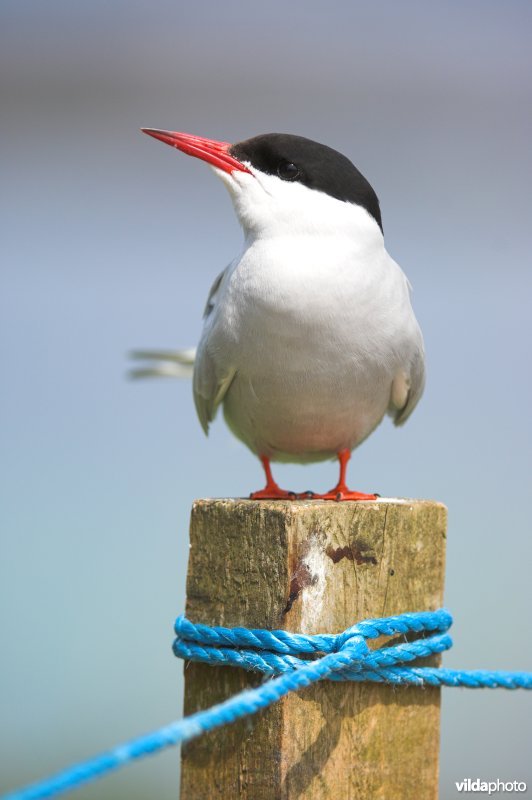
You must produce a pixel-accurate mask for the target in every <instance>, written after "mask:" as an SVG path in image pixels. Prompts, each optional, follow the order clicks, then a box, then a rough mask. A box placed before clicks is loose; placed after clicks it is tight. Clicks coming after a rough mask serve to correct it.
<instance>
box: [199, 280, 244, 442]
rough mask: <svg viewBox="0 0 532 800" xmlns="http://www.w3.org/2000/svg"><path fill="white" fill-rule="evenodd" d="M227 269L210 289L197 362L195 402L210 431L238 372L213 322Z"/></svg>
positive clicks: (206, 430) (202, 423) (203, 426)
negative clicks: (219, 339)
mask: <svg viewBox="0 0 532 800" xmlns="http://www.w3.org/2000/svg"><path fill="white" fill-rule="evenodd" d="M228 270H229V267H227V268H226V269H225V270H223V272H220V274H219V275H218V276H217V278H216V280H215V281H214V283H213V285H212V287H211V290H210V292H209V296H208V298H207V304H206V306H205V311H204V312H203V318H204V320H205V323H204V326H203V334H202V337H201V340H200V343H199V345H198V351H197V354H196V360H195V363H194V379H193V389H194V402H195V404H196V412H197V414H198V417H199V421H200V423H201V427H202V428H203V430H204V431H205V433H208V432H209V423H211V422H212V420H213V419H214V417H215V416H216V411H217V410H218V406H219V405H220V403H221V402H222V400H223V399H224V397H225V394H226V392H227V390H228V389H229V387H230V385H231V383H232V381H233V378H234V377H235V375H236V366H235V365H234V364H231V363H230V360H229V358H228V357H227V354H226V353H225V352H224V348H221V347H218V346H217V329H216V325H215V324H214V323H215V316H216V307H217V302H218V299H219V296H220V290H221V287H222V284H223V280H224V278H225V277H226V275H227V273H228Z"/></svg>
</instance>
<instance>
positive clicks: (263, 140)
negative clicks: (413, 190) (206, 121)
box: [229, 133, 382, 231]
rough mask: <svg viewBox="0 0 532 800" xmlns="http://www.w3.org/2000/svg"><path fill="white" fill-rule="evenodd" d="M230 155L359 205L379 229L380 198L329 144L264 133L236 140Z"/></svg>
mask: <svg viewBox="0 0 532 800" xmlns="http://www.w3.org/2000/svg"><path fill="white" fill-rule="evenodd" d="M229 152H230V154H231V155H232V156H233V157H234V158H237V159H238V160H239V161H245V162H247V163H249V164H251V166H253V167H255V168H256V169H258V170H260V171H261V172H265V173H267V174H268V175H277V176H278V177H279V178H281V179H282V180H286V181H297V182H299V183H302V184H304V185H305V186H308V187H309V188H310V189H316V190H317V191H319V192H325V193H326V194H328V195H330V196H331V197H335V198H336V199H337V200H344V201H345V202H346V203H355V204H356V205H358V206H362V208H365V209H366V211H367V212H368V213H369V214H371V216H372V217H373V218H374V219H375V221H376V222H377V224H378V226H379V228H380V229H381V231H382V219H381V211H380V207H379V199H378V197H377V195H376V194H375V192H374V190H373V187H372V186H371V184H370V183H369V181H367V180H366V178H365V177H364V176H363V175H362V173H361V172H359V170H358V169H357V168H356V167H355V165H354V164H352V163H351V161H349V159H348V158H346V157H345V156H343V155H342V154H341V153H339V152H338V151H337V150H333V149H332V147H327V145H325V144H319V143H318V142H313V141H312V140H311V139H305V138H304V137H303V136H293V135H292V134H289V133H264V134H261V135H260V136H253V138H251V139H246V140H245V141H243V142H237V144H234V145H233V146H232V147H231V149H230V151H229Z"/></svg>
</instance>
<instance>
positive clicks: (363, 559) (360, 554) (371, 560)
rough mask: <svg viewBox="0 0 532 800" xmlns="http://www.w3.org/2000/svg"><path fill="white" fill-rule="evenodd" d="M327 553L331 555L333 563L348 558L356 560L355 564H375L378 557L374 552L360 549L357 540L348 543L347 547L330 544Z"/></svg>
mask: <svg viewBox="0 0 532 800" xmlns="http://www.w3.org/2000/svg"><path fill="white" fill-rule="evenodd" d="M325 552H326V554H327V555H328V556H329V558H330V559H331V561H332V562H333V564H338V562H339V561H341V560H342V559H343V558H347V559H348V560H349V561H354V562H355V564H359V565H360V564H373V565H374V566H375V565H376V564H377V559H376V558H375V556H374V555H373V554H372V553H365V552H364V551H363V550H361V549H360V547H359V545H358V544H357V542H356V541H355V542H351V544H349V545H346V546H345V547H332V546H331V545H329V546H328V547H327V549H326V550H325Z"/></svg>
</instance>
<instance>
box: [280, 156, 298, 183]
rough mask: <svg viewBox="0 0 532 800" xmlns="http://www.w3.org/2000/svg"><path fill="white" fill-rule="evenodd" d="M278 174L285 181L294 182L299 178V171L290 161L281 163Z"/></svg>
mask: <svg viewBox="0 0 532 800" xmlns="http://www.w3.org/2000/svg"><path fill="white" fill-rule="evenodd" d="M277 174H278V176H279V177H280V178H282V179H283V181H294V180H295V179H296V178H297V177H298V176H299V169H298V168H297V167H296V165H295V164H292V163H291V162H290V161H281V163H280V164H279V166H278V167H277Z"/></svg>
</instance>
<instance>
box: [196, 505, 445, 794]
mask: <svg viewBox="0 0 532 800" xmlns="http://www.w3.org/2000/svg"><path fill="white" fill-rule="evenodd" d="M445 525H446V510H445V507H444V506H443V505H441V504H440V503H436V502H431V501H422V500H377V501H375V502H364V503H352V502H343V503H334V502H323V501H302V502H284V501H283V502H281V501H276V502H264V501H262V502H257V501H250V500H200V501H198V502H196V503H195V504H194V506H193V509H192V520H191V531H190V533H191V550H190V560H189V567H188V582H187V606H186V613H187V616H188V617H189V618H190V619H191V620H193V621H195V622H203V623H206V624H209V625H225V626H227V627H233V626H237V625H242V626H246V627H253V628H269V629H272V628H284V629H285V630H289V631H301V632H303V633H308V634H313V633H323V632H327V633H337V632H339V631H342V630H344V629H345V628H346V627H348V626H349V625H352V624H354V623H355V622H357V621H359V620H362V619H366V618H370V617H382V616H387V615H390V614H396V613H400V612H403V611H421V610H435V609H437V608H438V607H440V606H441V604H442V594H443V580H444V558H445V535H446V534H445ZM426 663H429V664H437V663H438V660H437V659H434V658H433V659H432V660H426ZM261 680H262V678H261V676H256V675H252V674H251V673H246V672H244V671H243V670H240V669H233V668H230V667H209V666H207V665H202V664H187V665H186V668H185V714H191V713H193V712H195V711H198V710H199V709H203V708H207V707H209V706H211V705H213V704H214V703H216V702H219V701H221V700H223V699H225V698H227V697H229V696H231V695H233V694H236V692H238V691H240V690H241V689H243V688H245V687H249V686H256V685H257V684H259V683H260V682H261ZM439 718H440V691H439V689H436V688H417V687H416V688H414V687H400V688H393V687H392V686H387V685H381V684H374V683H373V684H372V683H368V684H360V683H348V682H346V683H333V682H330V681H329V682H327V681H323V682H321V683H319V684H316V685H314V686H310V687H308V688H307V689H305V690H303V691H301V692H298V693H293V694H291V695H289V696H288V697H286V698H284V699H283V700H281V701H280V702H279V703H277V704H276V705H275V706H273V707H271V708H270V709H268V710H266V711H263V712H260V713H259V714H256V715H255V716H253V717H249V718H248V719H246V720H243V721H240V722H237V723H236V724H234V725H231V726H227V727H224V728H222V729H219V730H217V731H213V732H211V733H208V734H206V735H204V736H203V737H201V738H199V739H196V740H194V741H192V742H190V743H189V744H188V745H186V746H185V747H184V748H183V755H182V777H181V798H182V800H213V799H214V798H220V800H237V799H238V800H296V798H297V800H377V798H379V800H380V799H381V798H382V800H392V798H401V800H419V798H423V800H434V798H437V794H438V748H439Z"/></svg>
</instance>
